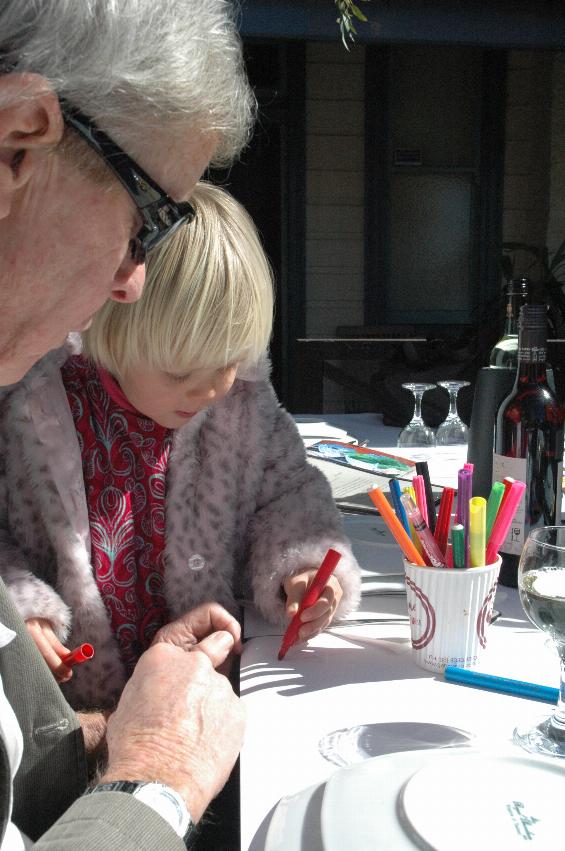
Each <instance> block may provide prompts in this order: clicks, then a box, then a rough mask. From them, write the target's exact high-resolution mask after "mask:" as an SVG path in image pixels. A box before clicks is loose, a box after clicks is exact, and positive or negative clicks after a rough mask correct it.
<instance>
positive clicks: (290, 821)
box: [265, 783, 325, 851]
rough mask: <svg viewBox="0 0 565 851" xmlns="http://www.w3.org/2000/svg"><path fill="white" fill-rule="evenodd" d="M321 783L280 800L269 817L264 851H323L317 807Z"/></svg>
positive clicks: (322, 784) (322, 786) (321, 790)
mask: <svg viewBox="0 0 565 851" xmlns="http://www.w3.org/2000/svg"><path fill="white" fill-rule="evenodd" d="M324 786H325V783H317V784H315V785H314V786H309V787H308V788H307V789H302V791H300V792H297V794H296V795H288V796H287V797H286V798H281V800H280V801H279V803H278V804H277V808H276V810H275V812H274V813H273V816H272V818H271V821H270V823H269V830H268V831H267V838H266V840H265V851H303V849H304V851H306V849H307V851H323V846H322V835H321V833H320V807H321V803H322V796H323V794H324Z"/></svg>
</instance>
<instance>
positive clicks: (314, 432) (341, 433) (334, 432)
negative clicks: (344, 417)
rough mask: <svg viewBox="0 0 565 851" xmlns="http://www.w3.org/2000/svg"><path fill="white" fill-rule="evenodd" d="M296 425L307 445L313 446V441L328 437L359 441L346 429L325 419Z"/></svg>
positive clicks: (345, 440) (347, 441)
mask: <svg viewBox="0 0 565 851" xmlns="http://www.w3.org/2000/svg"><path fill="white" fill-rule="evenodd" d="M296 426H297V428H298V431H299V433H300V436H301V438H302V440H303V441H304V445H305V446H311V445H312V444H313V443H317V442H318V441H319V440H325V439H326V438H330V439H333V440H342V441H343V442H344V443H357V440H356V438H354V437H352V436H351V435H350V434H348V433H347V431H346V430H345V429H343V428H338V427H337V426H332V425H330V424H329V423H326V422H324V421H323V420H322V421H319V422H297V423H296Z"/></svg>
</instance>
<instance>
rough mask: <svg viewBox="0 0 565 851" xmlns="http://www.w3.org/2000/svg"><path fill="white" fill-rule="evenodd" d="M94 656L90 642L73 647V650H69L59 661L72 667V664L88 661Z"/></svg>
mask: <svg viewBox="0 0 565 851" xmlns="http://www.w3.org/2000/svg"><path fill="white" fill-rule="evenodd" d="M93 657H94V647H93V646H92V644H87V643H85V644H80V645H79V646H78V647H75V649H74V650H71V652H70V653H67V655H66V656H63V658H62V659H61V661H62V662H63V664H64V665H67V666H68V667H69V668H72V667H73V665H81V664H82V663H83V662H89V661H90V659H92V658H93Z"/></svg>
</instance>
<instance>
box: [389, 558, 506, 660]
mask: <svg viewBox="0 0 565 851" xmlns="http://www.w3.org/2000/svg"><path fill="white" fill-rule="evenodd" d="M500 564H501V559H500V556H499V557H498V559H497V560H496V562H494V564H489V565H486V566H484V567H469V568H467V569H465V570H457V569H455V568H446V567H419V566H418V565H415V564H410V562H407V561H405V562H404V569H405V572H406V597H407V601H408V616H409V618H410V632H411V638H412V655H413V658H414V661H415V662H416V664H418V665H419V666H420V667H421V668H425V669H426V670H427V671H436V672H441V671H443V669H444V668H445V666H446V665H456V666H457V667H459V668H472V667H473V666H474V665H476V664H477V663H478V661H479V657H480V654H481V651H482V650H484V648H485V647H486V643H487V629H488V626H489V624H490V619H491V616H492V607H493V604H494V597H495V594H496V587H497V584H498V574H499V571H500Z"/></svg>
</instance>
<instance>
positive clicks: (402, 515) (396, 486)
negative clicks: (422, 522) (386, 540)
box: [390, 479, 410, 534]
mask: <svg viewBox="0 0 565 851" xmlns="http://www.w3.org/2000/svg"><path fill="white" fill-rule="evenodd" d="M390 495H391V497H392V504H393V505H394V510H395V512H396V516H397V517H398V519H399V520H400V522H401V523H402V525H403V526H404V531H405V532H407V533H408V534H410V526H409V524H408V518H407V517H406V512H405V510H404V506H403V505H402V502H401V501H400V483H399V482H398V479H391V480H390Z"/></svg>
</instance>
